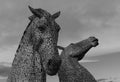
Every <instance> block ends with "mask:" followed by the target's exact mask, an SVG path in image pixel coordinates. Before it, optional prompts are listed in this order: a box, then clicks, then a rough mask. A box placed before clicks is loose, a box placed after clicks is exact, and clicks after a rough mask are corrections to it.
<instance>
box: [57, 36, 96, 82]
mask: <svg viewBox="0 0 120 82" xmlns="http://www.w3.org/2000/svg"><path fill="white" fill-rule="evenodd" d="M97 45H98V39H96V38H95V37H89V38H88V39H85V40H83V41H80V42H78V43H71V44H70V45H68V46H67V47H65V48H63V47H60V46H58V48H59V49H62V50H63V51H62V53H61V55H60V56H61V59H62V64H61V66H60V69H59V71H58V76H59V81H60V82H97V81H96V80H95V78H94V77H93V76H92V74H91V73H90V72H89V71H88V70H87V69H86V68H85V67H83V66H82V65H80V63H79V62H78V61H79V60H81V59H82V58H83V57H84V56H85V54H86V53H87V52H88V51H89V50H90V49H91V48H92V47H96V46H97Z"/></svg>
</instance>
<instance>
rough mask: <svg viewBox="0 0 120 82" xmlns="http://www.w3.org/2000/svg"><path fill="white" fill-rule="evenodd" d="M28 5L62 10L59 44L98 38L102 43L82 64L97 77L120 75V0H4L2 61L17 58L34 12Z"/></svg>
mask: <svg viewBox="0 0 120 82" xmlns="http://www.w3.org/2000/svg"><path fill="white" fill-rule="evenodd" d="M28 5H31V6H32V7H34V8H43V9H45V10H47V11H49V12H50V13H51V14H54V13H55V12H57V11H61V15H60V17H59V18H58V19H57V20H56V21H57V23H58V24H59V25H60V26H61V31H60V35H59V43H58V44H59V45H62V46H67V45H68V44H70V43H72V42H78V41H80V40H83V39H86V38H88V37H89V36H95V37H97V38H98V39H99V43H100V45H99V46H98V47H96V48H93V49H91V50H90V51H89V52H88V53H87V55H86V57H85V58H84V62H85V63H82V64H83V65H85V66H86V68H88V70H90V72H91V73H92V74H93V75H94V76H95V77H96V78H101V77H103V76H104V77H117V76H118V77H120V70H118V69H120V65H119V62H120V60H119V58H120V56H119V55H120V43H119V41H120V37H119V36H120V0H0V62H12V60H13V58H14V54H15V51H16V49H17V47H18V45H19V41H20V39H21V37H22V33H23V32H24V29H25V28H26V26H27V24H28V23H29V20H28V17H29V16H30V15H32V14H31V12H30V11H29V9H28ZM113 55H114V56H113ZM118 57H119V58H118ZM108 69H109V70H108ZM118 71H119V72H118ZM118 73H119V74H118Z"/></svg>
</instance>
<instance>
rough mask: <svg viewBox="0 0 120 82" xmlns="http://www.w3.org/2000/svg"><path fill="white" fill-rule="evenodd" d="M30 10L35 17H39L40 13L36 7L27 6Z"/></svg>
mask: <svg viewBox="0 0 120 82" xmlns="http://www.w3.org/2000/svg"><path fill="white" fill-rule="evenodd" d="M28 7H29V9H30V11H31V12H32V13H33V15H35V16H37V17H41V16H40V13H39V12H38V11H37V9H34V8H32V7H31V6H28Z"/></svg>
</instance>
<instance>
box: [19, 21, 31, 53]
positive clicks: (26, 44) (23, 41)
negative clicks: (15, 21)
mask: <svg viewBox="0 0 120 82" xmlns="http://www.w3.org/2000/svg"><path fill="white" fill-rule="evenodd" d="M31 24H32V22H30V23H29V24H28V26H27V28H26V29H25V31H24V33H23V36H22V38H21V41H20V44H19V47H18V49H17V51H18V50H19V49H20V48H21V49H25V48H26V47H29V46H32V44H31V43H30V37H31V32H30V29H31Z"/></svg>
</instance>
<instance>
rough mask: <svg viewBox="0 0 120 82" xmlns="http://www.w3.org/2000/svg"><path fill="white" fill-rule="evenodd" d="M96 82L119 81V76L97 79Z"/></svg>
mask: <svg viewBox="0 0 120 82" xmlns="http://www.w3.org/2000/svg"><path fill="white" fill-rule="evenodd" d="M97 82H120V78H109V79H99V80H97Z"/></svg>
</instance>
